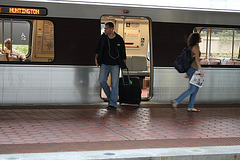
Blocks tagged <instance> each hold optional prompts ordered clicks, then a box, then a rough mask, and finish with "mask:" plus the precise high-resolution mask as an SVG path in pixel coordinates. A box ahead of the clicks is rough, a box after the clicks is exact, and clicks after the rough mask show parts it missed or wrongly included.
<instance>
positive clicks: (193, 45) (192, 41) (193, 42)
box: [172, 33, 204, 112]
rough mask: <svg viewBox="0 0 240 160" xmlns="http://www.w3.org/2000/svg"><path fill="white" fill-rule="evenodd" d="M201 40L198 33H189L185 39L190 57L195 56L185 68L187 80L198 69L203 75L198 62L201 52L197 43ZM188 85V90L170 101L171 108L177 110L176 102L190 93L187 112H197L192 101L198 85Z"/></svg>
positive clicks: (202, 74)
mask: <svg viewBox="0 0 240 160" xmlns="http://www.w3.org/2000/svg"><path fill="white" fill-rule="evenodd" d="M200 42H201V37H200V34H199V33H192V34H190V36H189V37H188V41H187V45H188V47H189V48H190V49H191V59H193V57H195V59H194V60H193V62H192V64H191V67H190V68H189V69H188V70H187V72H186V78H189V81H190V80H191V78H192V76H193V74H194V73H195V71H197V70H200V73H201V75H200V77H203V76H204V73H203V70H202V67H201V64H200V56H201V52H200V49H199V43H200ZM189 85H190V87H189V89H188V90H186V91H185V92H183V93H182V94H181V95H180V96H179V97H178V98H176V99H174V100H173V101H172V107H173V110H175V111H176V110H177V106H178V104H179V103H180V102H181V101H182V100H183V99H184V98H186V97H187V96H189V95H190V98H189V103H188V111H189V112H199V111H200V110H199V109H196V108H194V102H195V98H196V96H197V93H198V90H199V87H197V86H195V85H192V84H189Z"/></svg>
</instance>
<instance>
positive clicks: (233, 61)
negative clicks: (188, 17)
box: [200, 28, 240, 65]
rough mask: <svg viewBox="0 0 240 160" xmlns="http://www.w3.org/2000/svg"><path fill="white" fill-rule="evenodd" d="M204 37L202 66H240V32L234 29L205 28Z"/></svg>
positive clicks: (202, 32) (202, 31) (202, 35)
mask: <svg viewBox="0 0 240 160" xmlns="http://www.w3.org/2000/svg"><path fill="white" fill-rule="evenodd" d="M200 34H201V37H202V43H200V48H201V52H202V55H201V61H200V63H201V64H202V65H240V59H239V58H240V57H239V55H240V30H239V29H232V28H204V29H202V30H201V32H200Z"/></svg>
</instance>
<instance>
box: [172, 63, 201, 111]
mask: <svg viewBox="0 0 240 160" xmlns="http://www.w3.org/2000/svg"><path fill="white" fill-rule="evenodd" d="M195 71H197V69H193V68H191V67H190V68H189V69H188V71H187V75H188V77H189V81H190V80H191V78H192V76H193V74H194V72H195ZM198 90H199V87H197V86H195V85H192V84H190V83H189V88H188V90H186V91H185V92H183V93H182V94H181V95H180V96H179V97H178V98H176V99H174V100H173V101H174V102H175V103H176V104H179V103H180V102H181V101H182V100H183V99H184V98H186V97H187V96H189V95H190V98H189V103H188V109H193V108H194V102H195V98H196V96H197V93H198Z"/></svg>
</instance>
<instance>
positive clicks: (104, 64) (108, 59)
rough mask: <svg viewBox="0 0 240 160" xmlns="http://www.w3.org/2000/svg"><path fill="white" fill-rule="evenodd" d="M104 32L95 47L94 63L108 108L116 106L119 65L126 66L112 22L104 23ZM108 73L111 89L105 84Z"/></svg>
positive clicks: (123, 52)
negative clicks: (97, 69) (98, 69)
mask: <svg viewBox="0 0 240 160" xmlns="http://www.w3.org/2000/svg"><path fill="white" fill-rule="evenodd" d="M104 32H105V33H104V34H102V35H101V37H100V40H99V43H98V46H97V49H96V56H95V64H96V65H97V66H100V75H99V81H100V84H101V87H102V88H103V90H104V92H105V94H106V95H107V98H108V100H109V105H108V107H107V109H108V110H109V109H116V108H117V100H118V83H119V72H120V67H121V68H126V50H125V44H124V41H123V39H122V37H121V36H120V35H118V34H117V33H116V32H114V24H113V23H112V22H106V23H105V27H104ZM109 73H111V90H110V87H109V86H108V84H107V79H108V76H109Z"/></svg>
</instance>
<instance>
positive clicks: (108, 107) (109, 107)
mask: <svg viewBox="0 0 240 160" xmlns="http://www.w3.org/2000/svg"><path fill="white" fill-rule="evenodd" d="M113 109H117V107H114V106H111V105H109V106H107V110H113Z"/></svg>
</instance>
